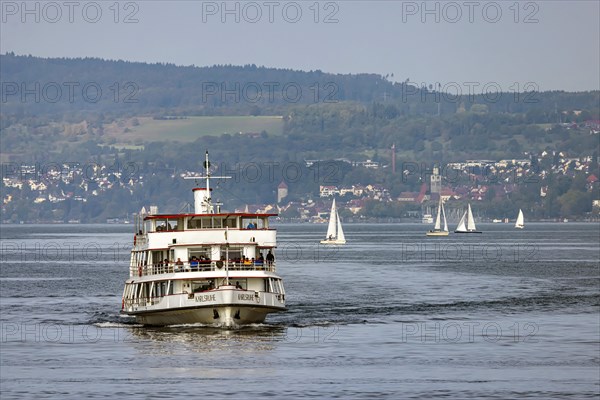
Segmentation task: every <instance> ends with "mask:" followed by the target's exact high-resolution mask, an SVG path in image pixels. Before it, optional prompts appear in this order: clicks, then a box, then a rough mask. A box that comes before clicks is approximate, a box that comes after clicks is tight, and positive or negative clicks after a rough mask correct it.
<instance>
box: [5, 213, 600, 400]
mask: <svg viewBox="0 0 600 400" xmlns="http://www.w3.org/2000/svg"><path fill="white" fill-rule="evenodd" d="M479 228H480V229H482V230H483V231H484V233H483V234H481V235H456V234H451V235H450V236H449V237H447V238H426V237H425V231H426V230H427V229H429V226H427V225H421V224H419V225H417V224H412V225H411V224H364V225H363V224H354V225H353V224H348V225H346V226H345V231H346V237H347V239H348V243H347V245H345V246H343V247H339V248H324V247H323V246H319V245H318V244H317V243H318V241H319V240H320V239H322V237H324V234H325V230H326V226H325V225H279V226H278V239H279V248H278V251H277V261H278V263H277V268H278V272H279V273H280V275H281V276H282V277H283V278H284V282H285V287H286V292H287V295H286V299H287V302H288V307H289V311H287V312H285V313H279V314H271V315H269V316H268V317H267V320H266V322H265V323H264V324H260V325H256V326H249V327H244V328H240V329H233V330H225V329H218V328H212V327H203V326H175V327H164V328H146V327H142V326H139V325H136V324H135V323H133V321H132V320H131V319H129V318H127V317H121V316H120V315H119V310H120V307H121V293H122V289H123V282H124V280H125V279H126V278H127V274H128V258H129V254H128V252H129V247H130V245H131V242H132V239H133V234H132V232H131V227H130V226H118V225H20V226H7V225H4V226H2V227H1V237H2V267H1V269H0V307H1V319H0V323H1V327H0V333H1V340H0V346H1V348H0V391H1V398H2V399H3V400H7V399H25V398H36V399H54V398H60V399H84V398H93V399H100V398H111V399H119V398H162V399H169V398H191V396H194V398H208V397H212V398H225V397H235V398H265V397H272V398H277V399H279V398H318V399H320V398H343V399H352V398H390V399H399V398H431V397H445V398H457V399H471V398H477V399H479V398H497V399H506V398H577V399H581V398H598V396H599V395H600V385H599V379H600V378H599V377H600V345H599V340H600V331H599V330H600V328H599V327H600V313H599V311H600V270H599V260H600V248H599V238H600V227H599V226H598V224H576V223H568V224H534V223H530V224H528V225H527V227H526V228H525V229H524V230H515V229H514V228H513V227H512V225H509V224H488V225H486V224H481V225H480V226H479Z"/></svg>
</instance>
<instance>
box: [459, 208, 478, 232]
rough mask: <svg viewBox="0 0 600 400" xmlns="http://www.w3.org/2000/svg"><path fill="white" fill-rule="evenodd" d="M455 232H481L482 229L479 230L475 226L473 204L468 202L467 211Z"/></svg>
mask: <svg viewBox="0 0 600 400" xmlns="http://www.w3.org/2000/svg"><path fill="white" fill-rule="evenodd" d="M454 233H481V231H478V230H477V228H476V227H475V218H473V212H472V211H471V204H468V207H467V211H465V213H464V214H463V216H462V218H461V219H460V222H459V223H458V226H457V227H456V229H455V230H454Z"/></svg>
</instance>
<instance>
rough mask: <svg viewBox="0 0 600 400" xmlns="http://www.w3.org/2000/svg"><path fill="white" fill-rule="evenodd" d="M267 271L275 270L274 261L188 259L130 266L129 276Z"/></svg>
mask: <svg viewBox="0 0 600 400" xmlns="http://www.w3.org/2000/svg"><path fill="white" fill-rule="evenodd" d="M226 268H227V269H228V270H229V271H268V272H275V262H271V263H268V262H263V263H261V262H256V261H255V262H254V263H252V262H249V263H248V262H243V261H229V263H228V265H225V261H211V260H208V261H196V262H194V261H191V262H190V261H188V262H180V263H176V262H169V263H168V264H166V263H164V262H163V263H158V264H153V265H139V266H137V267H136V266H134V267H131V268H130V271H129V275H130V276H132V277H133V276H149V275H160V274H172V273H180V272H206V271H225V269H226Z"/></svg>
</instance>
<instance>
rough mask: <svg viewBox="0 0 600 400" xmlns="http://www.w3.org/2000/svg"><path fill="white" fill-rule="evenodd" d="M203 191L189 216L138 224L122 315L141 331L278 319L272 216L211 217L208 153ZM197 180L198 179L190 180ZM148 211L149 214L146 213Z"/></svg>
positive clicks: (152, 217) (280, 302)
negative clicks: (145, 327)
mask: <svg viewBox="0 0 600 400" xmlns="http://www.w3.org/2000/svg"><path fill="white" fill-rule="evenodd" d="M205 168H206V176H205V177H201V178H202V179H204V178H205V179H206V186H205V187H196V188H194V189H193V192H194V203H195V210H194V211H195V212H194V213H193V214H158V213H145V210H144V209H142V212H140V214H139V215H138V216H137V218H136V221H135V225H136V233H135V236H134V244H133V248H132V251H131V261H130V267H129V279H127V280H126V282H125V289H124V291H123V301H122V313H124V314H127V315H131V316H134V317H135V318H136V321H137V322H139V323H142V324H145V325H174V324H193V323H202V324H215V325H219V326H233V325H243V324H249V323H260V322H263V321H264V320H265V317H266V315H267V314H269V313H272V312H278V311H284V310H285V309H286V307H285V290H284V287H283V282H282V279H281V277H280V276H279V275H277V273H276V262H275V249H276V245H277V242H276V230H275V229H274V228H272V227H271V226H270V224H269V217H273V216H276V215H277V214H265V213H263V214H261V213H228V212H221V210H220V206H219V205H217V210H216V211H217V212H215V209H214V206H213V203H212V200H211V195H210V193H211V188H210V182H209V180H210V179H216V178H225V177H211V176H210V163H209V162H208V152H207V153H206V161H205ZM196 179H199V178H196ZM152 211H153V210H152Z"/></svg>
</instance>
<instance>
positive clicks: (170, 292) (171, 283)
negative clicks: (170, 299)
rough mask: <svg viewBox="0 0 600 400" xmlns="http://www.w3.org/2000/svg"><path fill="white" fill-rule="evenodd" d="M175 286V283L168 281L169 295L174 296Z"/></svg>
mask: <svg viewBox="0 0 600 400" xmlns="http://www.w3.org/2000/svg"><path fill="white" fill-rule="evenodd" d="M173 284H174V282H173V281H168V285H167V287H168V289H167V295H171V294H173Z"/></svg>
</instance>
